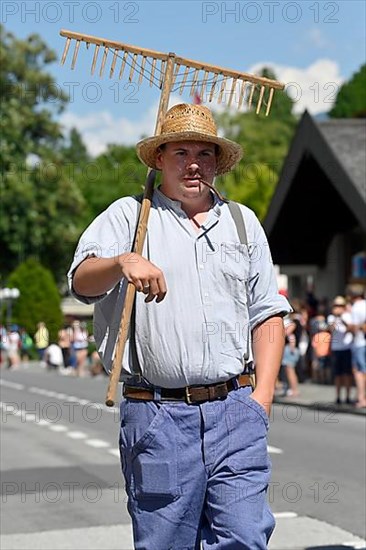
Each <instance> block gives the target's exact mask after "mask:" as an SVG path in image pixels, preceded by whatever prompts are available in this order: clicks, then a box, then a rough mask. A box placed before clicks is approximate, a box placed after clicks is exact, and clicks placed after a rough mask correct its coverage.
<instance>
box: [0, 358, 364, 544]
mask: <svg viewBox="0 0 366 550" xmlns="http://www.w3.org/2000/svg"><path fill="white" fill-rule="evenodd" d="M106 387H107V381H106V378H102V379H92V378H74V377H69V376H60V375H59V374H57V373H52V372H51V373H50V372H45V371H44V370H43V369H41V368H40V367H30V368H28V369H25V368H21V369H19V370H17V371H9V370H2V371H1V385H0V390H1V394H0V401H1V416H2V418H1V420H2V424H1V425H2V427H1V471H2V478H1V498H2V505H1V531H2V540H1V548H2V549H3V550H5V549H17V550H23V549H24V550H25V549H27V550H28V549H31V548H37V549H38V548H44V549H48V548H59V549H61V548H75V547H76V546H77V547H78V548H79V549H81V550H82V549H83V548H85V549H94V548H95V549H97V548H100V549H102V548H103V549H109V550H111V549H114V548H116V549H117V548H119V549H122V550H128V549H130V548H132V546H131V529H130V521H129V517H128V514H127V511H126V502H125V493H124V489H123V482H122V478H121V474H120V466H119V456H118V432H119V421H118V409H117V408H115V409H109V408H107V407H105V406H104V405H103V400H104V396H105V391H106ZM269 450H270V454H271V459H272V463H273V477H272V482H271V485H270V489H269V493H268V498H269V500H270V503H271V507H272V510H273V512H274V513H275V515H276V518H277V528H276V531H275V533H274V535H273V537H272V540H271V545H270V548H271V550H280V549H281V550H285V549H287V548H288V549H291V550H294V549H295V548H296V549H297V548H299V549H300V548H301V549H303V548H310V547H314V546H317V547H318V548H324V549H325V548H326V545H330V544H332V545H333V546H332V550H335V549H338V548H339V549H341V548H346V547H348V548H364V542H362V539H364V538H365V521H364V518H365V517H366V514H365V489H364V488H365V467H364V464H365V419H364V418H363V417H357V416H353V415H345V414H340V413H337V414H334V413H330V412H321V411H311V410H307V409H302V408H299V407H294V406H283V405H275V406H274V408H273V411H272V415H271V419H270V434H269ZM76 542H77V544H76ZM345 544H347V545H348V546H345ZM342 545H343V546H342Z"/></svg>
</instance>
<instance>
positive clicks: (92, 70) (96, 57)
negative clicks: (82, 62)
mask: <svg viewBox="0 0 366 550" xmlns="http://www.w3.org/2000/svg"><path fill="white" fill-rule="evenodd" d="M99 48H100V45H99V44H97V45H96V46H95V50H94V55H93V63H92V66H91V71H90V74H92V75H93V74H94V71H95V65H96V63H97V59H98V54H99Z"/></svg>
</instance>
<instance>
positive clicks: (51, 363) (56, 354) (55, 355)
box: [43, 342, 64, 371]
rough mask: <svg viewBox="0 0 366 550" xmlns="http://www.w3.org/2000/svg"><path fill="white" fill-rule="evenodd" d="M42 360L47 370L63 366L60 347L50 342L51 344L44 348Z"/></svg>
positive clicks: (58, 368)
mask: <svg viewBox="0 0 366 550" xmlns="http://www.w3.org/2000/svg"><path fill="white" fill-rule="evenodd" d="M43 361H44V362H45V363H46V367H47V369H48V370H53V371H56V370H60V369H62V368H63V367H64V358H63V355H62V349H61V348H60V346H59V345H58V344H57V343H56V342H51V344H50V345H49V346H48V347H47V348H46V349H45V351H44V354H43Z"/></svg>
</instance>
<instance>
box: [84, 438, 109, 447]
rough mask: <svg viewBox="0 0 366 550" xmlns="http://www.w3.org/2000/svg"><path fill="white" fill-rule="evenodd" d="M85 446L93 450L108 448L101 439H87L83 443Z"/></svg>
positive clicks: (107, 444)
mask: <svg viewBox="0 0 366 550" xmlns="http://www.w3.org/2000/svg"><path fill="white" fill-rule="evenodd" d="M85 443H86V444H87V445H89V446H90V447H94V448H95V449H105V448H107V447H110V444H109V443H107V442H106V441H103V440H102V439H88V440H87V441H85Z"/></svg>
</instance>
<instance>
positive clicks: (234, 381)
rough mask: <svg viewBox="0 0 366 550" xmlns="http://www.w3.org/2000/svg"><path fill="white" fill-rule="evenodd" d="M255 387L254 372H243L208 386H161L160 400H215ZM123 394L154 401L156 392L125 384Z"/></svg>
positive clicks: (190, 402)
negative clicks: (237, 390)
mask: <svg viewBox="0 0 366 550" xmlns="http://www.w3.org/2000/svg"><path fill="white" fill-rule="evenodd" d="M244 386H251V387H252V388H253V389H254V387H255V383H254V375H253V374H241V375H240V376H236V377H235V378H231V379H230V380H227V381H226V382H218V383H217V384H208V385H206V386H186V387H185V388H161V389H160V392H159V393H160V399H159V400H160V401H185V402H186V403H188V404H192V403H202V402H204V401H213V400H215V399H223V398H225V397H226V396H227V394H228V393H229V392H230V391H232V390H236V389H237V388H239V387H244ZM123 396H124V397H129V398H131V399H141V400H142V401H154V400H156V398H155V392H154V389H153V388H151V389H150V388H141V387H137V386H128V385H126V384H125V385H124V387H123Z"/></svg>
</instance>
